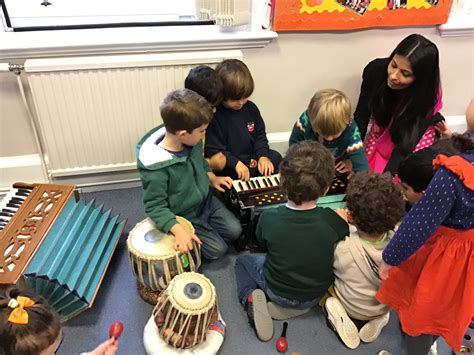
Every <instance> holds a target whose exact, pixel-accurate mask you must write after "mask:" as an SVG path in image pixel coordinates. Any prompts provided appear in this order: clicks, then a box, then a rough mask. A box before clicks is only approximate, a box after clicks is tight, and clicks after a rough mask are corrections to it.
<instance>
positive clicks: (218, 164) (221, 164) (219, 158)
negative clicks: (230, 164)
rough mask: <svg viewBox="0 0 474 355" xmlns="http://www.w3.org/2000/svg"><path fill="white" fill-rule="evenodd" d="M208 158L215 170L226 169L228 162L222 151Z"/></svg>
mask: <svg viewBox="0 0 474 355" xmlns="http://www.w3.org/2000/svg"><path fill="white" fill-rule="evenodd" d="M206 160H207V162H208V163H209V166H210V167H211V169H212V170H213V171H222V170H224V168H225V164H226V163H227V159H226V157H225V155H224V154H223V153H222V152H219V153H216V154H214V155H213V156H212V157H210V158H206Z"/></svg>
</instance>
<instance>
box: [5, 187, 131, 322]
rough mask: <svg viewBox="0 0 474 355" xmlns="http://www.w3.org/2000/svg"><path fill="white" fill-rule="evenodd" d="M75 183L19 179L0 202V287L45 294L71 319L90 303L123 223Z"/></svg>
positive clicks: (63, 316) (123, 225) (64, 318)
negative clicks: (85, 197)
mask: <svg viewBox="0 0 474 355" xmlns="http://www.w3.org/2000/svg"><path fill="white" fill-rule="evenodd" d="M125 223H126V221H125V220H123V221H119V218H118V216H112V214H111V211H110V210H108V211H104V210H103V206H98V207H97V206H95V202H94V200H91V201H90V202H87V203H86V202H85V201H83V200H81V199H79V195H78V194H77V192H76V191H75V186H72V185H55V184H25V183H15V184H13V188H12V189H11V190H10V191H9V192H8V193H7V195H6V196H5V197H4V198H3V199H2V201H1V202H0V252H1V257H0V287H1V288H3V289H5V288H7V287H10V286H11V285H16V286H17V287H19V288H26V289H28V290H29V291H31V292H33V293H35V294H39V295H41V296H43V297H44V298H45V299H47V300H48V302H49V303H50V304H51V306H52V307H53V308H54V309H55V310H56V311H57V312H58V313H59V315H60V316H61V318H62V320H67V319H69V318H72V317H74V316H76V315H77V314H79V313H80V312H82V311H84V310H85V309H87V308H90V307H91V306H92V303H93V302H94V299H95V297H96V295H97V292H98V290H99V286H100V284H101V282H102V280H103V278H104V275H105V272H106V270H107V267H108V265H109V262H110V260H111V258H112V254H113V252H114V250H115V248H116V246H117V243H118V240H119V238H120V236H121V234H122V231H123V229H124V227H125Z"/></svg>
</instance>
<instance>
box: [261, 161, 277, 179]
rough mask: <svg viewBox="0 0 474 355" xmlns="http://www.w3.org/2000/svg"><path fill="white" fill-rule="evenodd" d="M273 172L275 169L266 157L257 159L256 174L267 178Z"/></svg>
mask: <svg viewBox="0 0 474 355" xmlns="http://www.w3.org/2000/svg"><path fill="white" fill-rule="evenodd" d="M274 171H275V167H274V166H273V163H272V161H271V160H270V159H268V158H267V157H260V159H258V172H259V173H260V174H261V175H264V176H268V175H271V174H273V172H274Z"/></svg>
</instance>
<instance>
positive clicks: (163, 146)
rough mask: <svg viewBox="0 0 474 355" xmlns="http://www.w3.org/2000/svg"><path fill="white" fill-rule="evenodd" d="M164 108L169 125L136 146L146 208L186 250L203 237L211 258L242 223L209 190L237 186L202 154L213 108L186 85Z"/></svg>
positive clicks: (233, 237) (178, 246) (220, 253)
mask: <svg viewBox="0 0 474 355" xmlns="http://www.w3.org/2000/svg"><path fill="white" fill-rule="evenodd" d="M160 112H161V117H162V119H163V123H164V125H161V126H158V127H155V128H154V129H152V130H151V131H150V132H148V133H147V134H146V135H145V136H144V137H143V138H142V139H141V140H140V141H139V142H138V144H137V148H136V155H137V166H138V170H139V172H140V179H141V181H142V185H143V200H144V204H145V211H146V213H147V215H148V217H150V218H151V220H152V221H153V222H154V223H155V224H156V226H157V228H158V229H160V230H161V231H163V232H165V233H168V232H171V233H172V234H173V235H174V236H175V239H176V242H175V249H177V250H180V251H181V252H186V251H188V250H189V249H192V247H193V245H192V242H193V240H194V241H196V242H198V243H201V242H202V247H201V252H202V254H203V256H204V257H205V258H207V259H217V258H219V257H221V256H223V255H224V254H225V253H226V251H227V243H230V242H232V241H234V240H236V239H237V238H238V237H239V236H240V234H241V232H242V228H241V226H240V223H239V221H238V220H237V219H236V218H235V216H234V215H233V214H232V213H231V212H230V211H228V210H227V209H226V207H225V206H224V205H223V204H222V202H220V201H219V200H218V199H217V197H215V196H214V194H213V193H212V192H211V191H210V189H209V183H210V184H211V186H212V187H214V188H215V189H217V190H219V191H224V190H223V188H222V187H227V188H230V187H231V186H232V180H231V179H230V178H229V177H218V176H216V175H214V173H212V172H211V171H210V169H209V165H208V164H207V162H206V160H205V159H204V157H203V155H202V142H201V139H202V137H203V136H204V134H205V132H206V128H207V125H208V124H209V121H210V120H211V118H212V107H211V105H209V103H208V102H207V101H206V100H205V99H204V98H203V97H201V96H200V95H198V94H196V93H195V92H194V91H191V90H188V89H182V90H176V91H173V92H171V93H170V94H168V96H166V98H165V99H164V101H163V103H162V104H161V106H160ZM176 215H180V216H183V217H185V218H187V219H188V220H189V221H191V223H192V224H193V226H194V228H195V230H196V234H197V235H195V234H190V233H188V232H186V231H185V230H184V228H183V227H181V225H180V224H178V223H177V221H176ZM198 236H199V237H198Z"/></svg>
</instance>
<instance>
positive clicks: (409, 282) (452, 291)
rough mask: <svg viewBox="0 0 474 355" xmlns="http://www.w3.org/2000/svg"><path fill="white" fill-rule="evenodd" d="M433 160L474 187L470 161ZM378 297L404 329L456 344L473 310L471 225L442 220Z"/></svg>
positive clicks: (473, 239)
mask: <svg viewBox="0 0 474 355" xmlns="http://www.w3.org/2000/svg"><path fill="white" fill-rule="evenodd" d="M453 158H454V159H453ZM435 164H438V165H442V166H444V167H445V168H446V169H448V170H449V171H451V172H453V173H454V174H456V175H457V176H458V177H459V179H460V180H461V181H462V182H463V184H464V185H465V186H467V187H468V189H470V190H474V167H473V165H472V164H470V163H469V162H467V161H466V160H464V159H462V158H460V157H458V156H456V157H451V158H447V157H438V158H437V160H436V161H435ZM472 218H474V215H473V217H472ZM377 299H378V300H379V301H380V302H381V303H383V304H387V305H389V306H391V307H392V308H393V309H394V310H395V311H396V312H397V313H398V315H399V318H400V323H401V326H402V329H403V331H404V332H405V333H406V334H408V335H411V336H418V335H421V334H431V335H439V336H441V337H443V338H444V339H445V340H446V342H447V343H448V345H449V346H451V348H452V349H456V350H457V349H459V348H460V346H461V341H462V337H463V335H464V332H465V330H466V329H467V327H468V325H469V322H470V321H471V318H472V317H473V316H474V229H472V228H471V229H468V230H458V229H453V228H448V227H444V226H440V227H439V228H438V229H437V230H436V231H435V233H434V234H433V235H432V236H431V237H430V238H429V239H428V240H427V241H426V242H425V243H424V244H423V246H422V247H421V248H420V249H418V250H417V251H416V252H415V253H414V254H412V255H411V256H410V257H409V258H408V259H406V260H405V261H404V262H402V263H401V264H400V265H399V266H398V267H392V268H391V269H390V270H389V277H388V278H387V280H384V281H383V282H382V286H381V287H380V290H379V292H378V293H377Z"/></svg>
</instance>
